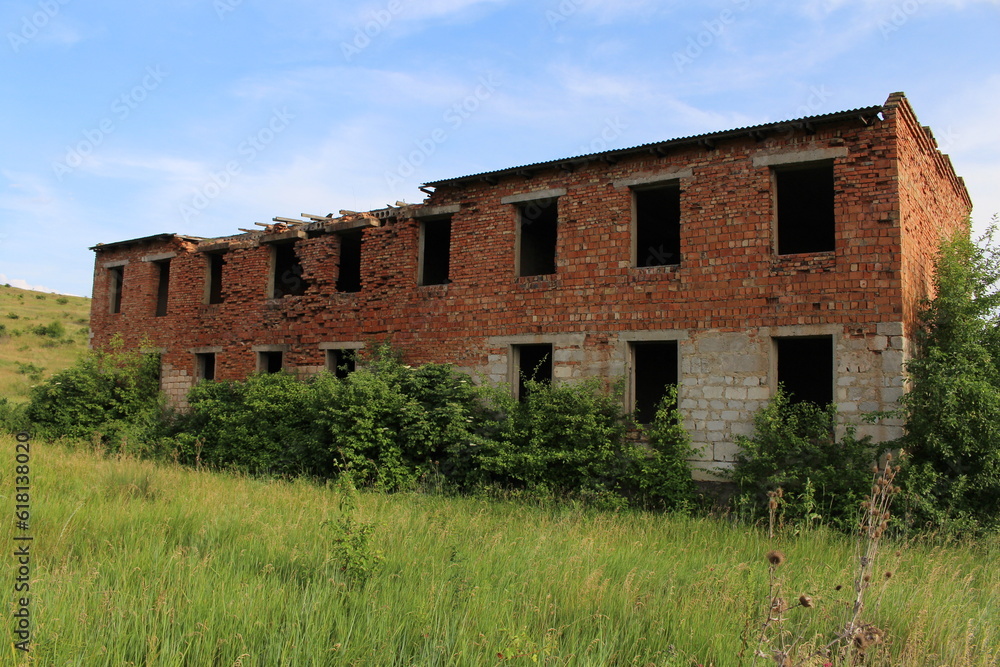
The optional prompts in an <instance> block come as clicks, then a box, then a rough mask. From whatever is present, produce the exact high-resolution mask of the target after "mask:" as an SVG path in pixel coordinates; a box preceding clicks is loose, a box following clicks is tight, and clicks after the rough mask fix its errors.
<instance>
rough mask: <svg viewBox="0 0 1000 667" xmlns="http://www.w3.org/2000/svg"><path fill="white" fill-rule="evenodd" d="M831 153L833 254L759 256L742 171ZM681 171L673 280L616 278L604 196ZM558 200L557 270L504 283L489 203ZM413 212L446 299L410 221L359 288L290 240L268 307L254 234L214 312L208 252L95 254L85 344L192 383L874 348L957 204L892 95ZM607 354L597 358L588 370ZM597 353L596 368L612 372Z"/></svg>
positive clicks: (751, 174) (761, 198) (499, 239)
mask: <svg viewBox="0 0 1000 667" xmlns="http://www.w3.org/2000/svg"><path fill="white" fill-rule="evenodd" d="M824 149H836V150H842V151H846V156H844V157H838V158H836V160H835V162H834V165H835V166H834V178H835V191H836V196H835V215H836V249H835V250H834V251H833V252H829V253H818V254H813V255H793V256H784V257H779V256H777V255H776V254H775V252H774V250H773V247H774V232H773V229H772V227H773V224H774V217H775V216H774V212H773V204H772V202H773V192H772V185H771V169H770V168H769V167H768V166H755V165H754V164H753V159H754V158H755V157H761V156H766V155H773V154H780V153H784V152H789V151H803V153H802V154H803V155H807V154H809V153H807V152H808V151H815V150H824ZM671 170H690V172H691V176H689V177H684V178H682V179H681V181H680V184H681V191H682V195H681V207H682V209H681V225H682V231H681V253H682V261H681V264H680V266H679V267H651V268H632V263H631V216H632V212H631V191H630V189H629V188H628V187H616V186H615V184H614V182H615V181H616V180H620V179H627V178H630V177H634V176H636V175H637V174H643V173H657V172H667V171H671ZM551 188H565V189H566V190H567V193H566V195H564V196H562V197H560V198H559V204H558V205H559V236H558V245H557V250H556V261H557V273H556V274H555V275H552V276H542V277H532V278H519V277H516V276H515V273H514V265H515V262H514V252H515V249H514V246H515V230H516V212H515V209H516V207H515V206H514V205H511V204H503V203H501V198H503V197H505V196H509V195H516V194H520V193H526V192H532V191H539V190H546V189H551ZM425 204H426V205H448V204H458V205H460V206H461V209H460V211H459V212H458V213H456V214H455V215H454V217H453V224H452V255H451V281H452V282H451V284H448V285H433V286H417V284H416V279H417V248H418V229H419V221H418V220H416V219H402V220H399V221H397V222H394V223H391V224H387V225H385V226H382V227H379V228H367V229H365V230H364V243H363V257H362V270H363V290H362V291H361V292H360V293H357V294H338V293H336V292H335V291H334V284H335V281H336V278H337V276H336V266H337V258H338V254H339V236H338V235H336V234H318V235H316V236H315V237H313V238H307V239H302V240H300V241H298V242H297V249H298V253H299V257H300V258H301V262H302V266H303V269H304V274H303V277H304V278H305V279H306V280H307V281H308V282H309V284H310V287H309V289H308V291H307V292H306V294H305V295H303V296H289V297H285V298H282V299H278V300H274V299H270V298H268V296H269V295H268V294H267V293H266V290H267V285H268V274H269V271H270V269H269V266H270V252H271V249H270V246H268V245H266V244H264V245H260V244H258V242H257V240H258V238H259V236H260V235H242V236H238V237H233V239H231V240H232V241H233V243H234V245H233V246H232V249H231V250H230V251H229V252H228V253H227V254H226V260H227V264H226V266H225V268H224V284H225V303H223V304H218V305H211V306H209V305H205V304H203V297H204V289H205V287H204V284H205V276H206V268H205V267H206V260H205V257H204V254H203V253H201V252H197V251H196V249H195V248H196V244H195V243H192V242H181V241H177V240H175V241H172V242H169V243H159V244H148V243H146V244H137V245H131V246H125V247H122V246H120V245H113V246H112V247H110V248H106V249H100V248H99V249H98V252H97V267H96V271H95V281H94V304H93V325H92V326H93V330H94V341H93V342H94V345H96V346H103V345H105V344H106V343H107V342H108V340H109V337H110V336H111V335H112V334H113V333H115V332H118V333H121V334H122V335H123V336H125V338H126V340H127V341H128V342H130V343H132V344H138V343H139V342H140V341H141V340H143V339H146V340H147V341H148V342H149V343H150V344H152V345H153V346H155V347H162V348H165V350H166V354H165V356H164V362H165V364H167V365H168V366H169V368H170V369H172V371H173V372H176V373H179V374H181V375H187V376H190V375H193V374H194V356H193V355H192V354H191V353H190V350H191V349H192V348H199V347H207V346H222V347H223V351H222V352H221V353H220V354H219V355H218V356H217V377H218V378H219V379H226V378H241V377H244V376H245V375H247V374H248V373H251V372H253V371H254V370H255V368H256V360H255V355H254V354H253V353H252V351H251V346H252V345H256V344H278V343H284V344H289V345H290V346H291V347H290V352H289V354H288V355H287V357H286V363H287V365H289V366H293V367H316V366H320V365H322V364H323V353H322V352H321V351H320V349H319V347H318V345H319V343H321V342H331V341H341V342H343V341H375V340H387V339H391V340H392V342H393V343H394V344H396V345H398V346H399V347H401V348H402V349H403V350H405V352H406V353H407V355H408V358H409V359H410V360H411V361H413V362H415V363H422V362H429V361H439V362H445V361H446V362H453V363H455V364H457V365H459V366H462V367H466V368H470V369H482V368H485V367H486V366H487V365H488V355H489V354H490V353H491V352H493V353H496V352H497V348H495V347H493V348H490V347H489V346H488V345H487V340H486V339H487V338H488V337H492V336H514V335H524V334H548V335H554V334H573V333H578V334H588V338H587V341H588V342H587V343H586V344H585V347H587V348H588V349H589V348H591V347H594V348H595V349H597V347H599V346H600V345H602V344H603V343H601V341H602V340H603V341H606V340H607V334H608V333H615V332H624V331H643V330H657V329H677V330H692V331H697V330H717V331H742V330H748V329H754V328H758V327H779V326H789V325H809V324H837V325H842V326H843V329H844V331H845V332H848V331H852V332H854V335H858V332H862V334H861V335H864V334H866V333H867V334H870V335H874V333H875V330H876V325H878V324H879V323H892V322H903V321H907V322H909V321H911V320H912V318H913V313H914V312H915V303H916V300H917V299H918V298H919V296H920V295H922V294H924V293H925V292H926V287H925V285H926V284H927V280H928V267H929V262H930V260H931V256H932V252H933V247H934V242H935V241H936V238H937V236H938V234H939V231H940V230H941V229H951V228H954V227H955V226H956V225H957V224H958V221H959V220H960V219H961V218H962V217H963V216H964V215H965V214H966V213H967V210H968V204H967V195H964V189H963V188H961V187H960V185H959V184H958V181H957V180H956V179H955V178H954V174H953V172H951V170H950V164H948V163H947V162H946V161H945V160H944V159H943V158H941V157H940V156H939V155H938V154H937V153H936V151H935V150H934V146H933V144H932V143H931V142H930V140H929V139H928V137H927V135H926V133H925V132H924V131H923V130H921V129H920V127H919V125H918V124H917V123H916V120H915V118H914V117H913V115H912V111H911V110H910V109H909V106H908V104H906V102H905V100H902V99H901V98H890V101H889V107H887V111H886V114H885V118H884V120H875V121H874V122H873V123H872V124H870V125H865V124H863V123H862V122H861V121H860V120H851V121H845V122H843V123H839V124H836V125H823V126H820V128H819V130H818V131H817V132H816V133H815V134H809V133H806V132H805V131H804V130H794V131H792V130H789V131H788V132H785V133H782V134H777V135H772V136H770V137H769V138H767V139H764V140H762V141H755V140H754V139H753V138H750V137H742V138H736V139H730V140H724V141H720V142H719V143H718V146H717V148H716V149H715V150H706V149H704V148H700V147H694V146H688V147H680V148H675V149H673V152H671V153H669V154H668V155H667V156H666V157H656V156H653V155H652V154H650V155H649V156H648V157H641V158H635V157H631V158H625V159H623V160H622V161H620V162H618V163H617V164H606V163H604V162H591V163H589V164H588V165H587V166H585V167H582V168H579V169H577V170H576V171H574V172H561V171H558V170H555V169H553V170H550V171H546V172H542V173H539V174H537V175H535V177H533V178H531V179H525V178H523V177H517V176H509V177H504V178H502V179H500V181H499V183H497V184H495V185H490V184H487V183H485V182H480V183H478V184H475V185H470V186H468V187H464V188H452V187H442V188H439V189H438V190H437V191H436V192H435V193H434V195H432V196H431V197H430V198H429V199H428V201H426V202H425ZM168 251H173V252H177V257H176V258H175V259H174V260H173V263H172V265H171V274H170V281H171V284H170V301H169V308H168V314H167V316H165V317H159V318H154V317H153V316H152V315H153V309H154V306H155V301H156V269H155V267H154V266H152V264H151V263H149V262H142V261H141V259H142V257H143V256H148V255H155V254H157V253H163V252H168ZM125 259H127V260H129V262H130V263H129V264H128V266H126V268H125V284H124V297H123V305H122V313H121V314H120V315H111V314H110V313H109V312H108V302H107V294H108V286H107V284H106V273H107V271H106V270H104V269H103V268H102V267H103V265H104V263H106V262H113V261H118V260H125ZM602 355H603V357H602ZM609 355H610V352H608V353H606V354H605V353H595V358H608V356H609Z"/></svg>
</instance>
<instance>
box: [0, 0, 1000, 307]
mask: <svg viewBox="0 0 1000 667" xmlns="http://www.w3.org/2000/svg"><path fill="white" fill-rule="evenodd" d="M0 34H2V36H3V39H2V43H0V72H2V75H0V95H2V98H3V103H2V104H0V127H3V128H4V130H5V132H4V137H3V149H2V150H0V282H10V283H12V284H16V285H19V286H30V287H32V288H36V289H47V290H54V291H59V292H64V293H71V294H80V295H89V294H90V287H91V276H92V272H93V253H92V252H90V251H89V250H88V248H89V247H90V246H93V245H95V244H97V243H99V242H103V243H107V242H112V241H118V240H123V239H129V238H136V237H140V236H146V235H149V234H157V233H161V232H177V233H182V234H191V235H195V236H222V235H228V234H232V233H236V232H237V228H238V227H253V223H254V222H268V221H270V220H271V218H272V217H274V216H286V217H298V215H299V214H300V213H313V214H319V215H325V214H327V213H330V212H336V211H338V210H339V209H352V210H364V209H370V208H378V207H382V206H384V205H385V204H386V203H393V202H395V201H396V200H400V199H402V200H406V201H410V202H415V201H420V200H421V199H422V198H423V194H422V193H421V192H419V191H418V190H417V186H418V185H420V184H421V183H424V182H428V181H434V180H438V179H443V178H447V177H452V176H462V175H466V174H470V173H476V172H480V171H485V170H491V169H500V168H504V167H510V166H515V165H519V164H526V163H531V162H536V161H542V160H549V159H556V158H560V157H568V156H571V155H575V154H580V153H587V152H592V151H596V150H603V149H612V148H623V147H627V146H632V145H636V144H641V143H645V142H649V141H657V140H663V139H669V138H673V137H679V136H686V135H691V134H697V133H701V132H710V131H715V130H724V129H730V128H733V127H738V126H743V125H748V124H756V123H763V122H769V121H778V120H784V119H788V118H795V117H799V116H803V115H810V114H819V113H827V112H831V111H840V110H844V109H851V108H856V107H861V106H870V105H876V104H881V103H882V102H884V101H885V99H886V97H887V96H888V94H889V93H891V92H893V91H897V90H901V91H904V92H905V93H906V94H907V96H908V97H909V99H910V102H911V103H912V104H913V106H914V107H915V109H916V111H917V114H918V116H919V118H920V120H921V122H922V123H923V124H925V125H929V126H931V128H932V129H933V130H934V132H935V135H936V137H937V139H938V142H939V144H940V145H941V146H942V148H943V150H944V151H945V152H947V153H949V154H950V156H951V158H952V160H953V162H954V164H955V167H956V170H957V171H958V173H959V175H961V176H963V177H964V178H965V180H966V183H967V185H968V187H969V190H970V193H971V195H972V198H973V201H974V202H975V206H976V209H975V212H974V220H975V222H976V225H977V227H978V228H980V229H981V228H983V227H984V226H985V225H986V223H987V222H988V221H989V219H990V217H991V216H992V215H993V214H994V213H997V212H1000V187H998V184H1000V120H998V116H997V108H998V106H1000V39H998V37H1000V0H900V1H898V2H893V1H879V2H876V1H874V0H797V1H792V0H789V1H785V0H778V1H774V2H764V1H763V0H713V1H708V2H699V3H691V2H673V1H669V0H668V1H654V0H617V1H614V2H612V1H611V0H608V1H598V0H552V1H546V0H542V1H537V0H535V1H532V2H528V1H527V0H523V1H522V0H422V1H419V2H418V1H417V0H376V1H374V2H320V1H319V0H285V1H284V2H281V3H278V2H264V1H263V0H172V1H171V2H155V1H154V2H147V3H137V2H134V1H131V0H130V1H128V2H126V1H121V2H119V1H114V0H96V1H94V2H84V0H34V1H33V2H29V1H23V2H22V1H20V0H8V1H7V2H4V3H3V5H2V8H0Z"/></svg>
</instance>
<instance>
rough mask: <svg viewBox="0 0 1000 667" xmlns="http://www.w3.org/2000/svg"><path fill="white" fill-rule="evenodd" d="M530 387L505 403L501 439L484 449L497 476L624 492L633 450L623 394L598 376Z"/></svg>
mask: <svg viewBox="0 0 1000 667" xmlns="http://www.w3.org/2000/svg"><path fill="white" fill-rule="evenodd" d="M525 386H526V388H527V390H528V393H527V396H526V397H525V398H524V400H522V401H520V402H516V401H513V400H509V401H507V405H506V406H503V407H504V408H506V419H505V420H504V423H503V426H502V429H501V432H500V433H499V434H498V437H497V440H496V441H495V442H494V443H492V444H491V445H490V446H489V447H487V448H485V449H484V450H483V451H481V452H480V453H479V456H478V458H479V461H480V463H481V465H482V467H483V470H484V471H485V472H487V473H489V474H491V475H492V481H494V482H499V483H501V484H505V485H508V484H512V485H514V486H519V487H525V488H535V487H547V488H550V489H552V490H553V491H557V492H566V491H585V492H590V493H602V492H612V493H617V492H620V491H622V490H623V487H622V480H623V478H624V476H625V472H626V470H627V469H628V466H629V463H630V462H631V460H632V454H631V451H630V446H629V445H628V444H627V443H626V439H625V435H626V423H625V415H624V414H623V412H622V407H621V401H620V400H619V397H617V396H613V395H608V394H607V393H605V392H604V391H602V388H601V386H600V384H599V382H598V381H584V382H578V383H573V384H569V383H567V384H559V385H554V384H549V383H542V382H535V381H533V380H529V381H527V382H526V383H525Z"/></svg>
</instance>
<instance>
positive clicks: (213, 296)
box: [207, 252, 226, 303]
mask: <svg viewBox="0 0 1000 667" xmlns="http://www.w3.org/2000/svg"><path fill="white" fill-rule="evenodd" d="M207 260H208V303H222V301H223V296H222V267H223V266H225V264H226V258H225V255H223V254H222V253H221V252H213V253H209V254H208V255H207Z"/></svg>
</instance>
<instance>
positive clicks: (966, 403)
mask: <svg viewBox="0 0 1000 667" xmlns="http://www.w3.org/2000/svg"><path fill="white" fill-rule="evenodd" d="M994 233H995V228H993V227H991V228H990V230H989V231H987V233H986V234H985V235H984V236H983V237H981V238H980V239H979V240H978V242H974V241H972V240H971V239H970V238H969V232H968V229H966V230H964V231H963V232H960V233H959V234H957V235H956V236H955V237H954V238H952V239H950V240H949V241H947V242H946V243H943V244H942V246H941V249H940V251H939V254H938V258H937V262H936V272H935V278H934V286H935V295H936V296H935V297H934V298H933V299H932V300H930V301H928V302H927V303H926V304H925V305H924V309H923V311H922V313H921V318H922V324H923V327H922V328H921V330H920V331H919V332H918V336H917V355H916V357H915V358H914V359H913V360H912V361H910V362H909V363H908V364H907V371H908V372H909V375H910V381H911V390H910V391H909V392H907V393H906V394H905V395H904V396H903V398H902V399H901V403H902V405H903V412H904V415H905V418H906V432H905V435H904V437H903V438H902V441H901V443H900V444H901V445H902V447H903V448H904V450H905V452H906V456H905V457H904V458H903V459H902V460H903V464H902V465H903V469H902V472H901V474H900V484H901V486H902V487H903V488H904V490H905V493H904V495H903V499H902V501H903V503H902V504H903V506H904V508H905V509H906V510H907V512H908V514H909V517H910V519H911V521H912V522H913V524H914V525H915V526H916V527H918V528H923V527H931V528H933V529H936V530H946V531H951V532H972V533H975V532H979V531H984V530H996V529H998V528H1000V328H998V327H1000V290H998V288H997V284H998V281H1000V249H998V248H996V247H995V246H994V242H993V234H994Z"/></svg>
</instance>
